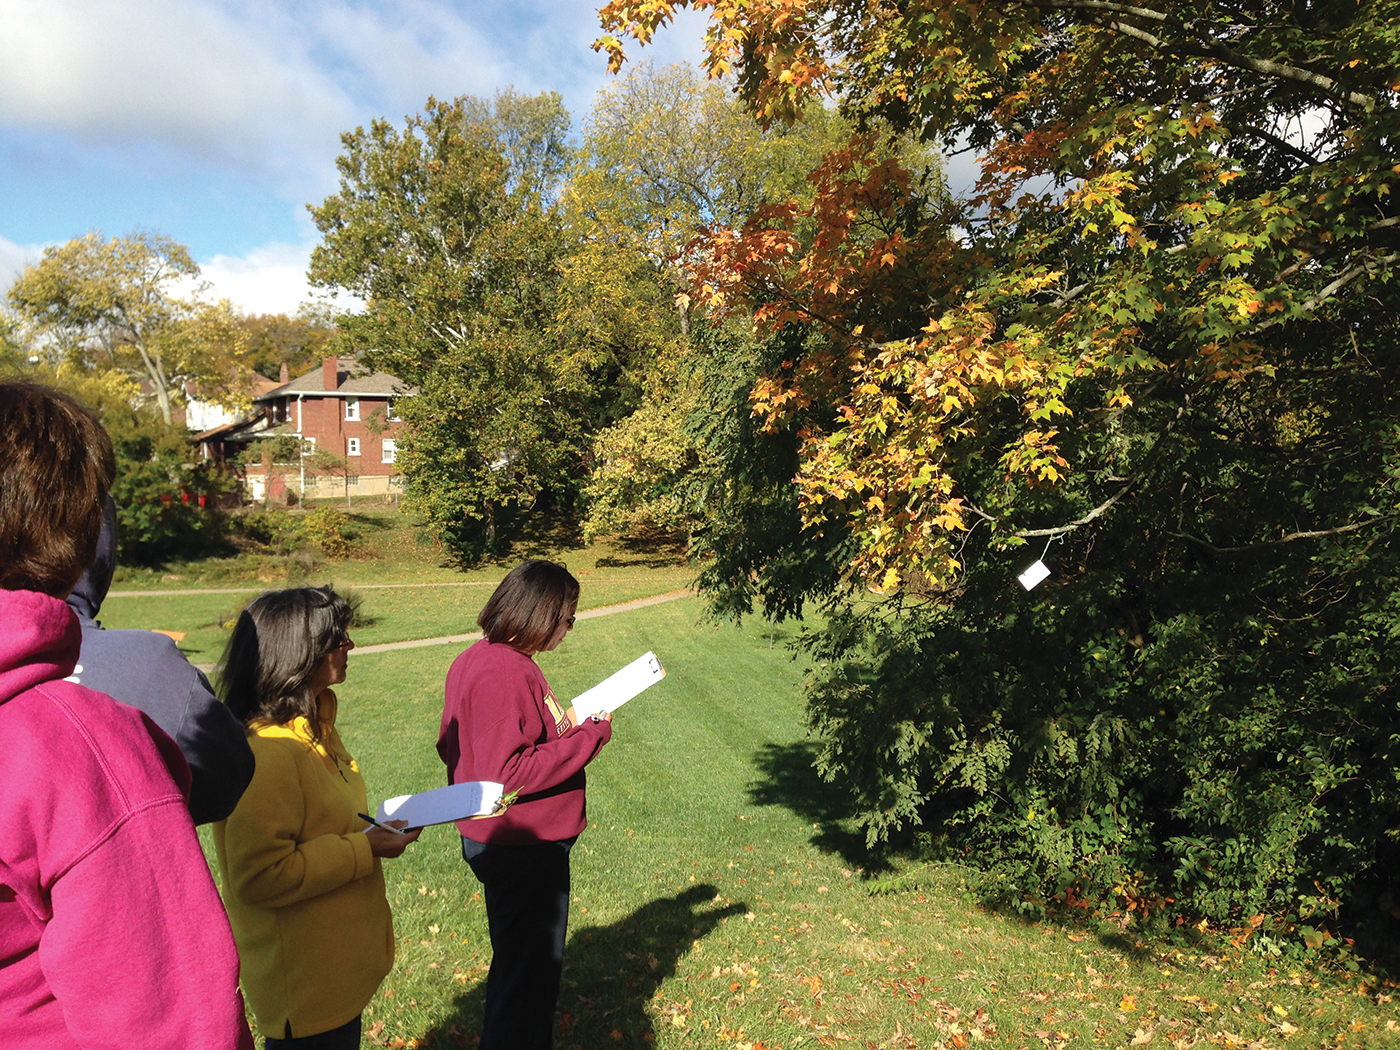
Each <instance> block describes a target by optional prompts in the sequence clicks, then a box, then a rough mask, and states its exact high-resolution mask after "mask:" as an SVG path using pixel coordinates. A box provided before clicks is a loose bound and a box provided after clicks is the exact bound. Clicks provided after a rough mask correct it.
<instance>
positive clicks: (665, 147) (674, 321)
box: [561, 65, 937, 534]
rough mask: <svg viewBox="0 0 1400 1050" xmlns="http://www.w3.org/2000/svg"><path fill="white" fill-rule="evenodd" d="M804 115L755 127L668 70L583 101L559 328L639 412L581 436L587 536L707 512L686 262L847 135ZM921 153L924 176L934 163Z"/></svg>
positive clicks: (683, 73)
mask: <svg viewBox="0 0 1400 1050" xmlns="http://www.w3.org/2000/svg"><path fill="white" fill-rule="evenodd" d="M805 116H806V118H807V119H806V120H804V121H803V122H802V123H801V124H798V125H795V126H791V127H789V126H786V125H782V126H775V127H772V128H770V129H767V130H764V129H762V128H760V127H758V126H757V125H756V124H755V123H754V122H753V120H752V119H751V118H750V117H749V115H748V114H747V113H746V112H745V111H744V108H743V106H742V105H741V104H740V103H739V102H737V101H736V100H735V99H734V98H733V97H732V95H731V93H730V92H729V91H728V90H726V88H725V87H724V86H722V85H720V84H718V83H712V82H708V83H707V82H706V81H705V80H704V79H702V78H701V77H700V76H699V75H698V74H697V73H696V71H695V70H694V69H693V68H691V67H688V66H681V65H676V66H668V67H664V68H659V69H658V68H653V67H651V66H645V67H642V68H640V69H638V70H634V71H632V72H631V73H629V74H628V75H627V76H625V77H623V78H622V79H621V80H619V81H618V82H617V83H615V84H613V85H611V86H610V87H608V88H605V89H604V90H603V91H601V92H600V93H599V95H598V97H597V99H596V100H595V103H594V107H593V111H592V113H591V114H590V116H589V119H588V121H587V123H586V125H585V128H584V140H583V146H582V150H581V156H580V162H579V166H578V168H577V170H576V172H575V175H574V178H573V179H572V180H571V182H570V184H569V187H568V191H567V193H566V195H565V204H566V211H565V217H566V220H567V221H568V224H569V230H570V233H571V234H572V236H573V240H572V242H571V248H570V254H569V257H568V260H567V262H566V264H565V267H564V279H563V287H562V291H561V303H562V306H563V309H562V311H561V323H562V324H564V325H569V326H572V327H573V329H574V330H575V331H576V332H577V333H578V339H579V341H580V342H581V343H588V342H590V341H591V342H592V343H594V344H600V345H605V346H609V347H613V348H615V351H614V352H615V359H616V360H618V361H620V362H625V363H626V367H627V374H628V377H629V379H630V381H631V382H632V383H633V384H635V387H636V389H637V390H638V392H639V395H640V406H639V407H637V409H636V411H635V412H632V413H630V414H626V415H624V416H623V417H622V418H621V419H618V420H616V421H615V422H611V425H610V426H608V427H607V428H606V429H605V430H603V431H601V432H600V433H599V435H598V437H597V439H596V441H595V443H594V448H593V469H592V472H591V473H590V476H589V482H588V486H587V490H586V493H585V495H586V498H587V500H588V506H589V517H588V521H587V524H586V530H587V531H588V532H589V533H590V534H596V533H602V532H610V531H617V530H624V529H628V528H640V527H648V526H650V527H663V528H669V529H674V530H676V531H680V532H689V531H691V530H693V529H696V528H700V527H703V526H704V524H705V523H706V522H707V521H708V518H709V511H708V506H707V502H706V501H707V494H708V493H709V492H710V491H712V490H713V489H714V487H715V486H716V485H717V484H721V483H722V482H721V481H720V479H719V478H718V477H716V476H715V474H714V473H713V471H714V470H715V469H717V465H718V463H719V462H720V461H721V458H720V454H718V453H713V452H712V451H711V450H708V449H706V448H704V447H703V446H702V445H700V444H697V442H699V441H700V440H701V437H700V434H701V433H702V431H703V429H704V428H703V425H702V426H701V427H700V429H696V428H695V427H693V426H692V425H691V424H692V417H693V416H695V414H696V413H697V412H698V411H700V409H699V408H698V406H699V405H700V404H701V403H702V402H703V401H704V400H705V395H706V391H705V390H704V387H705V384H706V383H707V382H709V377H708V375H707V370H708V369H709V367H710V362H708V361H707V360H705V355H706V354H707V353H708V352H709V351H708V349H706V348H708V347H709V346H710V345H711V342H710V340H711V335H712V333H709V332H705V333H704V334H703V335H701V334H700V333H696V336H697V338H695V339H692V338H691V336H692V332H691V315H692V312H693V310H692V305H691V303H692V297H691V288H690V279H689V273H688V269H689V267H690V266H691V265H692V264H693V263H694V262H695V261H696V260H695V257H694V252H695V248H694V245H695V243H696V238H697V237H698V236H699V235H700V234H701V233H702V232H703V231H704V230H706V229H708V228H712V227H728V226H732V225H736V224H741V223H742V222H743V221H744V220H745V219H746V218H747V217H748V216H749V215H750V214H752V213H754V212H756V211H758V210H759V209H761V208H764V207H768V206H772V205H775V204H779V203H784V202H788V201H798V202H801V203H808V202H810V201H811V199H812V195H813V193H814V187H813V186H812V184H811V182H810V181H809V178H808V177H809V175H810V173H811V172H812V170H813V169H814V168H816V167H817V165H818V163H819V162H820V160H821V157H822V156H823V154H824V153H825V152H826V151H828V150H830V149H834V148H836V147H837V146H839V145H840V144H842V143H844V142H845V141H846V139H847V138H848V137H849V135H850V131H851V128H850V125H849V123H848V122H846V121H845V120H843V119H842V118H841V117H839V116H838V115H837V114H835V113H833V112H831V111H829V110H827V109H826V108H824V107H822V106H821V105H819V104H816V103H814V104H813V105H811V106H809V107H808V109H807V111H806V113H805ZM905 145H906V146H907V144H905ZM922 161H923V166H924V167H925V168H930V167H931V168H933V169H935V175H934V177H935V178H936V167H937V165H936V163H935V162H933V161H932V160H931V159H930V158H929V157H928V156H927V155H925V156H924V157H923V158H922ZM741 327H742V326H741ZM739 341H740V342H744V340H742V339H741V340H739ZM751 378H752V377H751ZM614 407H622V408H629V409H630V408H631V407H632V405H631V404H629V403H628V402H615V403H614Z"/></svg>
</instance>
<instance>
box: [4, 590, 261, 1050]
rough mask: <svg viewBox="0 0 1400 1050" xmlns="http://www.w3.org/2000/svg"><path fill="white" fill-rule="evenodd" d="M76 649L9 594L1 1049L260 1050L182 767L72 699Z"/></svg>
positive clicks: (135, 721) (129, 723) (25, 597)
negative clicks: (178, 775) (180, 780)
mask: <svg viewBox="0 0 1400 1050" xmlns="http://www.w3.org/2000/svg"><path fill="white" fill-rule="evenodd" d="M80 641H81V633H80V631H79V628H78V621H77V618H76V617H75V616H74V615H73V613H72V611H71V610H69V608H68V606H66V605H65V604H64V603H63V602H62V601H60V600H59V599H57V598H50V597H49V596H47V595H44V594H36V593H34V592H31V591H4V590H0V1046H3V1047H4V1048H5V1050H31V1048H32V1050H40V1048H43V1050H70V1048H79V1047H81V1048H83V1050H100V1048H106V1047H111V1048H114V1050H115V1048H121V1050H129V1048H131V1047H150V1048H152V1050H155V1048H160V1050H195V1048H200V1050H234V1048H237V1050H252V1046H253V1040H252V1036H251V1035H250V1034H249V1031H248V1025H247V1022H246V1021H245V1020H244V1015H243V997H242V996H241V995H240V994H239V992H238V955H237V951H236V949H235V948H234V944H233V934H232V932H231V931H230V929H229V924H228V918H227V916H226V915H225V914H224V909H223V905H222V904H221V903H220V901H219V896H218V893H217V892H216V891H215V889H214V882H213V880H212V879H211V878H210V876H209V869H208V867H207V866H206V864H205V860H204V855H203V853H202V852H201V851H200V848H199V840H198V838H197V837H196V836H195V832H194V827H193V825H192V824H191V823H190V815H189V811H188V810H187V809H186V808H185V799H184V796H183V795H182V794H181V789H180V788H179V787H178V786H177V785H176V783H175V781H174V780H173V779H172V777H171V772H170V769H169V768H167V762H169V763H171V764H172V768H174V769H176V770H177V771H180V772H182V773H183V775H184V776H185V778H186V784H188V771H187V770H186V769H185V768H184V760H183V758H181V757H180V752H179V750H178V749H177V748H176V747H175V745H174V744H173V743H172V742H171V741H170V739H169V738H168V737H166V736H164V734H162V733H160V731H159V730H157V729H156V728H155V726H154V725H153V724H152V723H151V722H150V721H149V720H147V718H146V716H145V715H143V714H141V712H139V711H137V710H136V709H135V708H131V707H125V706H123V705H122V704H119V703H117V702H116V701H115V700H112V699H111V698H110V697H107V696H105V695H103V694H102V693H95V692H93V691H92V690H90V689H84V688H83V687H82V686H79V685H74V684H72V683H70V682H65V681H64V679H65V678H66V677H67V676H68V675H71V674H72V673H73V668H74V664H75V663H76V661H77V658H78V647H79V643H80ZM156 741H159V743H156Z"/></svg>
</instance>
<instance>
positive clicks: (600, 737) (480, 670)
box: [437, 638, 612, 846]
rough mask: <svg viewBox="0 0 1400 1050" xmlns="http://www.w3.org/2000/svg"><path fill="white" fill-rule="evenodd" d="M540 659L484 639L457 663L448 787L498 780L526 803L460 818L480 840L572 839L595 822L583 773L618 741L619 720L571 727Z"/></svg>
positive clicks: (450, 683) (448, 725)
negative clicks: (587, 808)
mask: <svg viewBox="0 0 1400 1050" xmlns="http://www.w3.org/2000/svg"><path fill="white" fill-rule="evenodd" d="M564 710H565V709H564V707H563V706H562V705H561V704H560V703H559V701H558V700H556V699H555V698H554V693H553V692H551V691H550V688H549V683H548V682H546V681H545V680H544V675H543V674H541V673H540V669H539V667H538V666H536V664H535V661H534V660H532V659H531V658H530V657H528V656H526V655H525V654H524V653H522V652H520V651H519V650H518V649H512V648H511V647H510V646H508V645H500V644H497V643H495V642H491V641H488V640H487V639H485V638H483V639H482V640H481V641H479V642H477V643H476V644H475V645H473V646H472V647H471V648H470V649H468V650H467V651H466V652H464V653H462V655H461V656H459V657H457V659H456V660H455V661H453V663H452V669H451V670H450V671H448V672H447V687H446V702H445V703H444V705H443V712H442V728H441V729H440V731H439V733H438V745H437V747H438V754H439V755H441V756H442V760H443V761H444V762H445V763H447V782H448V783H449V784H460V783H462V782H464V781H468V780H494V781H498V782H500V783H502V784H504V785H505V790H506V791H507V792H511V791H518V792H520V797H519V799H517V800H516V802H515V804H514V805H513V806H511V807H510V809H508V810H507V811H506V812H505V813H504V814H503V815H501V816H499V817H487V818H485V819H482V820H459V821H458V822H457V828H458V830H459V831H461V833H462V834H463V835H464V836H466V837H467V838H469V839H472V840H474V841H476V842H490V843H497V844H501V845H508V846H513V845H523V844H526V843H531V842H553V841H558V840H559V839H567V838H572V837H573V836H575V835H577V834H578V833H579V832H581V831H582V830H583V829H584V828H585V827H586V826H587V823H588V819H587V815H586V813H585V810H584V800H583V789H584V774H583V767H584V766H586V765H588V763H589V762H590V761H591V760H592V759H593V756H594V755H596V754H597V753H598V752H599V751H601V750H602V748H603V745H604V744H606V743H607V742H608V741H609V740H611V739H612V723H611V722H590V721H585V722H584V723H583V724H582V725H579V726H574V727H572V728H570V726H569V721H568V718H567V717H566V716H565V714H564Z"/></svg>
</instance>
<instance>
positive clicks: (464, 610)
mask: <svg viewBox="0 0 1400 1050" xmlns="http://www.w3.org/2000/svg"><path fill="white" fill-rule="evenodd" d="M501 575H502V573H501V571H500V570H499V569H498V570H497V571H496V574H495V576H493V577H491V578H489V580H488V581H486V582H483V584H482V586H480V587H475V586H474V587H454V586H428V587H413V588H399V587H393V588H385V589H378V588H376V589H371V590H359V591H357V593H358V595H359V597H360V599H361V605H360V611H359V614H360V618H361V619H362V620H363V621H364V622H363V624H362V625H361V626H357V627H356V628H355V629H354V630H353V631H352V632H351V635H352V637H353V638H354V639H355V644H356V645H377V644H380V643H383V642H401V641H406V640H408V639H413V638H436V637H439V636H441V635H449V634H467V633H469V632H472V631H475V630H477V626H476V616H477V613H479V612H480V611H481V607H482V606H483V605H485V604H486V599H487V598H489V597H490V596H491V590H492V586H491V584H492V583H494V582H495V581H497V580H499V579H500V577H501ZM693 578H694V574H693V573H689V572H687V571H685V570H677V571H674V572H670V573H654V574H648V575H639V574H637V573H633V574H632V576H631V578H622V579H615V578H607V577H604V578H603V579H601V580H600V579H596V578H594V577H593V575H592V574H590V575H588V576H584V577H583V578H582V579H581V581H580V582H581V583H582V590H581V592H580V595H579V608H580V609H582V610H587V609H597V608H600V607H602V606H605V605H617V604H619V603H621V602H627V601H631V600H633V599H634V598H645V597H649V596H651V595H653V594H659V593H663V592H665V591H668V590H683V589H684V588H685V587H686V586H687V585H688V584H689V582H690V581H691V580H692V579H693ZM312 582H315V583H317V584H320V583H327V582H328V583H333V584H334V585H335V586H336V587H337V588H339V589H340V590H341V592H342V593H344V592H345V591H347V590H349V591H355V590H356V586H355V584H353V583H352V584H346V583H344V582H343V581H341V580H340V579H338V578H337V577H335V576H329V575H328V576H327V577H325V578H323V579H320V580H316V581H312ZM284 586H285V585H284ZM264 589H265V588H250V589H249V590H247V591H243V592H240V593H238V594H151V595H142V596H140V597H129V598H128V597H120V596H114V597H109V598H108V599H107V601H106V602H104V603H103V606H102V614H101V620H102V624H103V626H105V627H107V628H133V627H134V628H141V629H143V630H166V631H183V632H184V633H185V637H184V639H183V640H182V641H181V642H180V650H181V652H183V653H184V654H185V655H186V656H187V657H189V659H190V660H191V661H193V662H194V663H213V662H214V661H215V660H217V659H218V657H219V654H220V653H222V652H223V647H224V642H225V641H226V640H227V639H228V636H229V631H230V629H231V626H232V623H233V621H234V619H236V617H237V615H238V611H239V610H240V609H241V608H243V606H244V605H246V604H247V603H248V601H249V600H250V599H252V598H253V597H255V596H256V595H257V594H258V593H260V591H261V590H264ZM224 625H229V626H224Z"/></svg>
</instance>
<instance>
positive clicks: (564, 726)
mask: <svg viewBox="0 0 1400 1050" xmlns="http://www.w3.org/2000/svg"><path fill="white" fill-rule="evenodd" d="M544 704H545V706H546V707H548V708H549V713H550V714H551V715H553V716H554V734H555V736H563V735H564V734H565V733H567V732H568V731H569V716H568V715H566V714H565V713H564V709H563V708H562V707H560V706H559V701H558V700H556V699H554V690H553V689H546V690H545V693H544Z"/></svg>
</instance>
